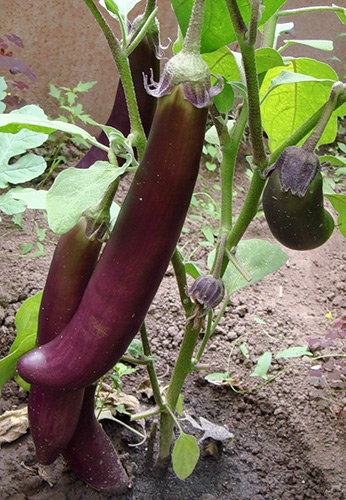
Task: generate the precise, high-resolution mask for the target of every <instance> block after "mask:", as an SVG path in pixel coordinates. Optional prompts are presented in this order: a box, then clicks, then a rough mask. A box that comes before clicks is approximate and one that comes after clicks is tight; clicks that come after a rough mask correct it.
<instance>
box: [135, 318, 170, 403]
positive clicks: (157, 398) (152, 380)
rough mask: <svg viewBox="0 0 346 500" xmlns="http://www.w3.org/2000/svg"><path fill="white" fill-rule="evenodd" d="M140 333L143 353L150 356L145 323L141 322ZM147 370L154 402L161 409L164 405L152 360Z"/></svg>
mask: <svg viewBox="0 0 346 500" xmlns="http://www.w3.org/2000/svg"><path fill="white" fill-rule="evenodd" d="M140 334H141V340H142V345H143V352H144V355H145V356H146V357H147V358H149V357H151V356H152V353H151V348H150V343H149V339H148V335H147V329H146V327H145V323H143V324H142V326H141V328H140ZM147 370H148V375H149V379H150V384H151V388H152V390H153V394H154V399H155V402H156V404H157V405H158V407H159V408H160V410H162V409H163V407H164V406H165V404H164V402H163V400H162V396H161V391H160V385H159V380H158V377H157V374H156V370H155V365H154V362H153V361H149V362H148V364H147Z"/></svg>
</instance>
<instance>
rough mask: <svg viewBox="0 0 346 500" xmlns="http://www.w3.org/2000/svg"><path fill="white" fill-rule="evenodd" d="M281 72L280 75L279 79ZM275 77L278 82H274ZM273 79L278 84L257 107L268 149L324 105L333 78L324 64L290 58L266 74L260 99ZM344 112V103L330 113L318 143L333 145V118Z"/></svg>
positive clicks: (334, 79) (335, 126)
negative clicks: (267, 141)
mask: <svg viewBox="0 0 346 500" xmlns="http://www.w3.org/2000/svg"><path fill="white" fill-rule="evenodd" d="M283 71H284V73H283V75H282V76H279V75H280V73H281V72H283ZM289 72H291V73H292V74H293V75H292V77H291V78H292V81H291V82H289V80H288V73H289ZM299 75H305V77H304V76H303V77H301V76H299ZM276 78H278V80H275V79H276ZM314 79H316V80H314ZM273 80H275V81H276V83H278V85H274V86H273V88H272V90H271V91H270V93H269V94H268V95H267V97H266V99H265V100H264V102H263V103H262V106H261V111H262V123H263V127H264V129H265V131H266V133H267V134H268V137H269V145H270V148H271V150H275V149H276V148H277V147H278V146H280V144H282V142H284V141H285V140H286V139H287V138H288V137H289V136H290V135H291V134H292V133H293V132H294V131H295V130H297V128H299V127H300V126H301V125H302V124H303V123H304V122H305V121H306V120H307V119H308V118H309V117H310V116H311V115H312V114H313V113H314V112H315V111H317V110H318V109H319V108H320V107H321V106H323V105H324V104H325V103H326V101H327V100H328V97H329V93H330V89H331V86H332V84H333V82H334V81H336V80H337V75H336V73H335V71H334V70H333V69H332V68H331V67H330V66H328V65H327V64H325V63H322V62H319V61H315V60H314V59H309V58H299V59H294V60H292V61H290V62H289V63H287V65H286V66H278V67H275V68H272V69H270V70H269V71H268V72H267V74H266V76H265V78H264V80H263V84H262V87H261V92H260V93H261V98H263V97H264V96H265V95H266V94H267V93H268V90H269V88H270V86H271V85H272V84H273ZM303 80H304V81H303ZM280 81H281V84H280V85H279V83H280ZM288 82H289V83H288ZM345 112H346V105H345V104H344V105H343V106H340V108H338V109H337V110H336V111H335V112H334V113H333V114H332V116H331V118H330V120H329V122H328V125H327V127H326V128H325V130H324V133H323V134H322V137H321V139H320V142H319V144H324V143H330V142H333V140H334V139H335V136H336V131H337V116H341V115H343V114H345Z"/></svg>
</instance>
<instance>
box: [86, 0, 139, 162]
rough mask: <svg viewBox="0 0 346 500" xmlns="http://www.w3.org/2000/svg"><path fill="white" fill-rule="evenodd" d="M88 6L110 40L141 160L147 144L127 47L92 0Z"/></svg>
mask: <svg viewBox="0 0 346 500" xmlns="http://www.w3.org/2000/svg"><path fill="white" fill-rule="evenodd" d="M84 2H85V4H86V5H87V7H88V8H89V9H90V11H91V12H92V14H93V16H94V18H95V20H96V21H97V23H98V25H99V26H100V28H101V29H102V31H103V33H104V35H105V38H106V40H107V42H108V45H109V48H110V50H111V53H112V57H113V59H114V62H115V64H116V66H117V68H118V71H119V75H120V78H121V83H122V85H123V88H124V93H125V99H126V104H127V109H128V114H129V119H130V124H131V135H132V137H133V146H134V147H136V148H137V152H138V158H139V160H140V159H141V158H142V156H143V153H144V149H145V146H146V137H145V133H144V129H143V126H142V121H141V118H140V115H139V110H138V105H137V98H136V93H135V88H134V85H133V80H132V75H131V69H130V64H129V60H128V57H127V49H126V47H122V46H121V44H120V42H119V40H118V39H117V38H116V37H115V35H114V33H113V31H112V29H111V28H110V26H109V25H108V23H107V22H106V20H105V18H104V17H103V15H102V14H101V12H100V11H99V10H98V8H97V7H96V6H95V4H94V2H93V1H92V0H84Z"/></svg>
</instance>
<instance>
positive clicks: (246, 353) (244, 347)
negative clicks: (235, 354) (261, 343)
mask: <svg viewBox="0 0 346 500" xmlns="http://www.w3.org/2000/svg"><path fill="white" fill-rule="evenodd" d="M239 350H240V352H241V353H242V355H243V356H244V358H246V359H249V358H250V356H249V349H248V348H247V345H246V344H245V342H243V343H242V344H240V345H239Z"/></svg>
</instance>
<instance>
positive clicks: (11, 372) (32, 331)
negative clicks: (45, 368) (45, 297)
mask: <svg viewBox="0 0 346 500" xmlns="http://www.w3.org/2000/svg"><path fill="white" fill-rule="evenodd" d="M41 299H42V292H40V293H38V294H36V295H34V296H33V297H30V298H29V299H27V300H26V301H25V302H23V304H22V306H21V307H20V309H19V310H18V312H17V314H16V317H15V324H16V328H17V335H16V338H15V340H14V342H13V344H12V346H11V349H10V351H9V353H8V355H7V356H5V357H4V358H2V359H1V360H0V389H1V387H2V386H3V385H4V383H5V382H7V380H9V379H11V378H12V377H14V376H15V374H16V364H17V361H18V359H19V358H20V357H21V356H23V354H25V353H26V352H28V351H31V349H33V348H34V347H35V343H36V334H37V325H38V313H39V310H40V304H41Z"/></svg>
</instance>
